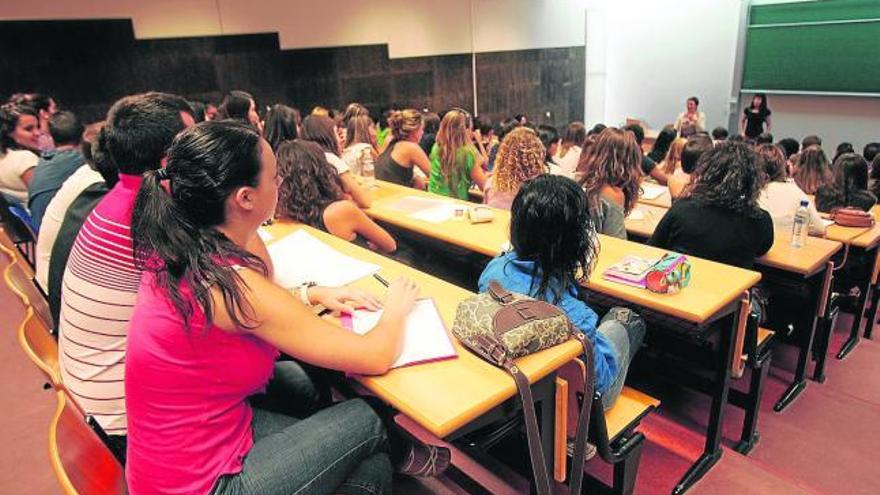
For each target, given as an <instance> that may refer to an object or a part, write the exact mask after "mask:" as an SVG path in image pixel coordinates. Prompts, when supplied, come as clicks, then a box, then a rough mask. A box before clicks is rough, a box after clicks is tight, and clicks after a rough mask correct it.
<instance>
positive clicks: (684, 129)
mask: <svg viewBox="0 0 880 495" xmlns="http://www.w3.org/2000/svg"><path fill="white" fill-rule="evenodd" d="M699 106H700V99H699V98H697V97H696V96H691V97H690V98H688V99H687V110H685V111H684V112H681V114H679V116H678V118H677V119H675V130H676V131H678V134H679V136H681V137H688V136H690V135H692V134H696V133H698V132H703V131H705V130H706V114H704V113H703V112H701V111H700V110H699Z"/></svg>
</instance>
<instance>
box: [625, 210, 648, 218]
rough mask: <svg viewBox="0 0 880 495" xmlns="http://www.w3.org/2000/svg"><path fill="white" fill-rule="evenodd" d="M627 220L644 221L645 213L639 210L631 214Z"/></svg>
mask: <svg viewBox="0 0 880 495" xmlns="http://www.w3.org/2000/svg"><path fill="white" fill-rule="evenodd" d="M627 218H629V219H630V220H644V219H645V212H644V211H642V210H639V209H638V208H637V209H635V210H633V211H631V212H629V216H628V217H627Z"/></svg>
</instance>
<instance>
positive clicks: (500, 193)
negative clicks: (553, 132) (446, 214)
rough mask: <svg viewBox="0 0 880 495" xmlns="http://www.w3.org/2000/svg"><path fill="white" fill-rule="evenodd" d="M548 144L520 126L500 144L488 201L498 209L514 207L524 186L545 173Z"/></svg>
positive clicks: (486, 197)
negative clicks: (545, 154) (514, 202)
mask: <svg viewBox="0 0 880 495" xmlns="http://www.w3.org/2000/svg"><path fill="white" fill-rule="evenodd" d="M544 158H545V156H544V146H543V145H542V144H541V141H540V140H539V139H538V136H536V135H535V133H534V131H532V130H531V129H529V128H526V127H517V128H516V129H514V130H513V131H512V132H510V133H509V134H508V135H507V136H505V137H504V141H502V142H501V144H500V145H499V146H498V155H497V156H496V158H495V171H494V172H493V173H492V177H491V178H490V179H489V185H488V186H486V194H485V196H484V197H483V200H484V202H485V203H486V204H487V205H489V206H492V207H495V208H502V209H505V210H509V209H510V205H511V204H512V203H513V198H515V197H516V193H518V192H519V189H520V187H522V185H523V184H524V183H525V182H527V181H529V180H531V179H533V178H535V177H537V176H539V175H541V174H543V173H544V171H545V169H544Z"/></svg>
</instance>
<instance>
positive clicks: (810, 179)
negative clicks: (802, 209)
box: [793, 145, 834, 194]
mask: <svg viewBox="0 0 880 495" xmlns="http://www.w3.org/2000/svg"><path fill="white" fill-rule="evenodd" d="M793 178H794V181H795V182H796V183H797V185H798V187H800V188H801V189H802V190H803V191H804V192H805V193H807V194H816V191H817V190H819V188H821V187H822V186H825V185H828V184H831V182H832V180H833V179H834V177H833V176H832V174H831V165H830V164H829V163H828V158H826V157H825V152H824V151H822V148H820V147H819V146H812V145H811V146H807V147H806V148H804V150H803V151H801V153H800V155H798V160H797V163H796V164H795V169H794V174H793Z"/></svg>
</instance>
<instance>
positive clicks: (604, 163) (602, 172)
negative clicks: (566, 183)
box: [578, 127, 642, 239]
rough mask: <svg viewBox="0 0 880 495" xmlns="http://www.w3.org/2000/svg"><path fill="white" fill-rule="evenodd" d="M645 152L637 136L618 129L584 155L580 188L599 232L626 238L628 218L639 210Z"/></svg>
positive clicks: (608, 131)
mask: <svg viewBox="0 0 880 495" xmlns="http://www.w3.org/2000/svg"><path fill="white" fill-rule="evenodd" d="M641 164H642V152H641V150H640V149H639V145H638V144H636V139H635V136H634V135H633V133H631V132H629V131H623V130H620V129H616V128H614V127H609V128H606V129H605V130H604V131H602V133H601V134H599V138H598V139H597V140H596V143H595V144H593V145H591V146H590V147H589V148H587V149H585V150H584V152H583V153H582V154H581V161H580V163H579V164H578V172H580V173H582V177H581V179H580V182H579V183H580V185H581V187H583V188H584V191H586V193H587V200H588V201H589V208H590V217H591V218H592V219H593V225H595V226H596V230H597V231H599V233H602V234H607V235H611V236H614V237H620V238H621V239H626V226H625V225H624V218H626V216H627V215H629V212H630V211H632V209H633V208H635V205H636V201H638V199H639V182H640V181H641V179H642V169H641Z"/></svg>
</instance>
